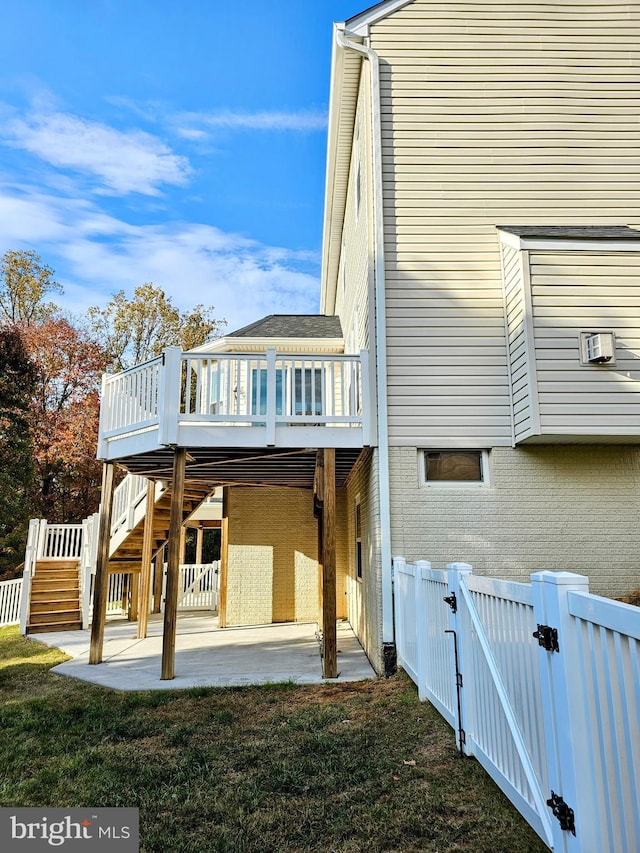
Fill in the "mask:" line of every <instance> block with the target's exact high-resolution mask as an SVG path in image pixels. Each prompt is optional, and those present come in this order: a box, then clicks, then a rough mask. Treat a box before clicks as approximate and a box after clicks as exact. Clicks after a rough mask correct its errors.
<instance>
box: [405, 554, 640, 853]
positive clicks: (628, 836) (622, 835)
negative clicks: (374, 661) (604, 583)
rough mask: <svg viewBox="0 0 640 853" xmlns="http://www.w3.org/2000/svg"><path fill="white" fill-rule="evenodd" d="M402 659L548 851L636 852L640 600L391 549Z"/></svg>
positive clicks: (556, 576)
mask: <svg viewBox="0 0 640 853" xmlns="http://www.w3.org/2000/svg"><path fill="white" fill-rule="evenodd" d="M394 606H395V619H396V643H397V650H398V663H399V664H400V666H402V667H403V668H404V669H405V670H406V672H407V673H408V674H409V675H410V677H411V678H412V679H413V680H414V681H415V683H416V685H417V687H418V692H419V696H420V698H421V699H423V700H429V701H430V702H432V703H433V704H434V706H435V707H436V708H437V709H438V710H439V711H440V713H441V714H442V715H443V716H444V718H445V719H446V720H447V721H448V722H449V723H450V725H451V726H452V727H453V728H454V729H455V731H456V741H457V744H458V747H459V749H460V751H461V752H462V753H464V754H466V755H473V756H475V758H476V759H477V760H478V761H479V762H480V763H481V764H482V766H483V767H484V768H485V770H486V771H487V772H488V773H489V774H490V775H491V776H492V778H493V779H494V780H495V782H496V783H497V784H498V785H499V787H500V788H501V789H502V790H503V791H504V792H505V794H506V795H507V796H508V797H509V799H510V800H511V801H512V802H513V803H514V805H515V806H516V807H517V808H518V809H519V811H520V812H521V814H522V815H523V816H524V817H525V818H526V819H527V821H528V822H529V823H530V824H531V826H532V827H533V828H534V829H535V831H536V832H537V833H538V834H539V835H540V837H541V838H542V839H543V841H544V842H545V843H546V844H547V846H548V847H549V848H551V849H552V850H554V851H566V852H567V853H572V852H573V851H576V853H578V851H579V853H628V851H637V850H640V609H639V608H637V607H632V606H631V605H628V604H622V603H620V602H616V601H612V600H610V599H607V598H601V597H599V596H597V595H591V594H590V593H589V592H588V579H587V578H585V577H583V576H582V575H575V574H571V573H568V572H537V573H535V574H533V575H532V576H531V583H530V584H525V583H514V582H511V581H504V580H497V579H495V578H485V577H479V576H475V575H473V572H472V568H471V566H468V565H466V564H463V563H452V564H450V565H449V566H447V570H446V571H438V570H434V569H432V568H431V565H430V563H428V562H426V561H417V562H416V563H413V564H411V563H407V562H406V561H405V560H404V559H403V558H401V557H397V558H395V559H394Z"/></svg>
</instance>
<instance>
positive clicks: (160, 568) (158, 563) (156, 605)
mask: <svg viewBox="0 0 640 853" xmlns="http://www.w3.org/2000/svg"><path fill="white" fill-rule="evenodd" d="M164 554H165V546H164V545H163V546H162V548H160V550H159V551H158V553H157V554H156V559H155V560H154V563H153V611H152V612H153V613H160V611H161V610H162V581H163V576H164V562H165V561H164Z"/></svg>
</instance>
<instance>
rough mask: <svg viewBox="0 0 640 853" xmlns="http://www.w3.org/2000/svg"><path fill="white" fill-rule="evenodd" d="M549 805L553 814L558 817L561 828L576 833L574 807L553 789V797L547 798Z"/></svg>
mask: <svg viewBox="0 0 640 853" xmlns="http://www.w3.org/2000/svg"><path fill="white" fill-rule="evenodd" d="M547 805H548V806H550V807H551V811H552V812H553V816H554V817H555V818H557V819H558V823H559V824H560V829H564V830H566V831H567V832H571V833H572V834H573V835H575V834H576V823H575V820H574V814H573V809H571V808H569V806H568V805H567V804H566V803H565V801H564V800H563V799H562V797H560V796H558V794H556V793H554V792H553V791H551V799H549V800H547Z"/></svg>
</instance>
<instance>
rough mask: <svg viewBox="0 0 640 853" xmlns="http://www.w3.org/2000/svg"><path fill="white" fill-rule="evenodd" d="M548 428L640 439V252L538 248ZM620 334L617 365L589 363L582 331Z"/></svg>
mask: <svg viewBox="0 0 640 853" xmlns="http://www.w3.org/2000/svg"><path fill="white" fill-rule="evenodd" d="M529 256H530V261H529V263H530V274H531V293H532V303H533V328H534V346H535V361H536V375H537V386H538V398H539V405H540V431H541V433H542V434H543V435H560V436H562V435H567V434H568V435H583V436H589V435H591V436H598V435H602V436H605V435H615V436H624V435H627V436H630V437H631V438H632V439H633V438H634V437H635V438H636V439H637V437H638V428H639V425H640V371H638V354H639V353H640V253H636V252H617V253H615V252H610V253H606V252H540V251H531V252H530V253H529ZM597 330H609V331H613V332H615V335H616V344H617V346H616V364H615V365H613V364H612V365H606V364H603V365H581V364H580V349H579V342H578V336H579V333H580V332H581V331H597Z"/></svg>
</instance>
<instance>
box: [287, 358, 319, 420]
mask: <svg viewBox="0 0 640 853" xmlns="http://www.w3.org/2000/svg"><path fill="white" fill-rule="evenodd" d="M293 377H294V389H293V392H294V397H293V399H294V401H295V414H296V415H321V414H322V368H320V367H314V368H311V367H296V368H295V370H294V373H293Z"/></svg>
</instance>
